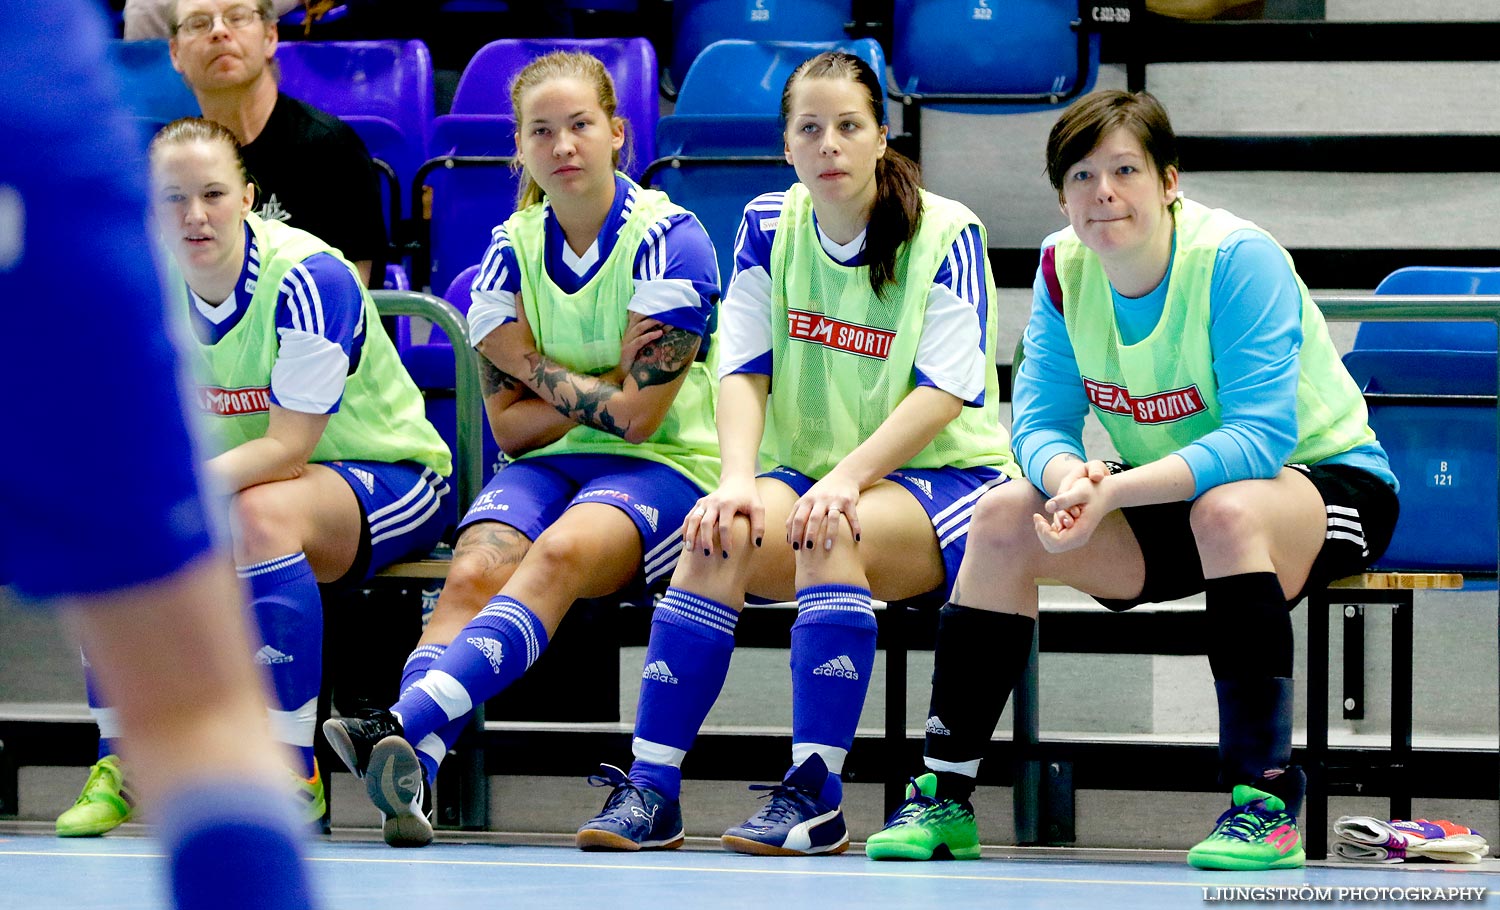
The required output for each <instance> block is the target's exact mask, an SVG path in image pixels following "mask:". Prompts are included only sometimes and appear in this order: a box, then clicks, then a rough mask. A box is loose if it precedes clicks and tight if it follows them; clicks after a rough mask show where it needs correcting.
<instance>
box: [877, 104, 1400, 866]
mask: <svg viewBox="0 0 1500 910" xmlns="http://www.w3.org/2000/svg"><path fill="white" fill-rule="evenodd" d="M1047 170H1048V174H1049V176H1050V178H1051V181H1052V185H1053V187H1054V188H1055V189H1056V190H1057V194H1058V201H1059V203H1060V204H1061V207H1062V211H1063V214H1064V215H1066V216H1067V218H1068V223H1069V226H1068V227H1067V228H1065V229H1063V230H1061V231H1059V232H1057V233H1056V234H1053V235H1052V236H1050V237H1048V238H1047V239H1046V240H1045V241H1044V242H1043V244H1042V252H1041V262H1040V265H1039V266H1038V268H1037V276H1036V282H1035V285H1034V291H1033V303H1032V310H1031V319H1030V322H1029V324H1028V325H1027V327H1026V333H1025V336H1024V340H1025V345H1026V359H1025V361H1024V362H1023V363H1022V365H1021V367H1020V370H1019V371H1018V375H1017V378H1016V388H1015V398H1014V414H1015V416H1014V422H1013V425H1012V426H1013V430H1014V432H1015V440H1016V452H1017V455H1018V457H1019V458H1020V460H1021V463H1022V465H1023V466H1024V467H1025V469H1026V476H1027V477H1028V478H1029V479H1030V480H1031V483H1029V484H1010V485H1008V486H1007V487H1005V488H1003V489H1000V490H995V491H993V492H991V493H990V494H988V495H986V496H985V497H984V498H983V499H981V500H980V502H979V505H978V507H977V508H976V509H975V511H974V523H973V527H972V529H971V530H970V534H969V536H970V545H969V551H968V555H967V556H966V557H965V559H964V564H963V568H962V570H961V571H960V572H959V576H958V582H957V584H955V586H954V589H953V603H952V604H950V605H949V606H946V607H944V608H943V625H942V626H941V627H940V630H939V634H938V641H937V648H936V655H935V661H936V665H935V667H934V671H933V693H932V705H933V711H932V719H929V721H928V725H927V730H928V736H927V748H926V764H927V767H928V768H929V769H932V770H933V771H934V777H935V788H934V789H935V792H934V793H933V794H929V795H930V796H933V797H934V798H933V799H931V800H929V801H928V802H927V803H926V804H923V805H915V804H913V805H910V806H908V807H906V809H907V811H906V812H905V813H904V814H903V813H898V815H897V817H896V819H895V820H894V822H893V824H891V825H889V826H888V827H887V829H886V830H885V831H882V832H880V833H879V834H877V835H875V836H874V837H872V838H871V839H870V842H869V847H868V850H867V852H868V853H869V854H870V855H871V856H875V857H891V858H897V857H901V858H909V859H926V858H930V857H931V856H932V855H933V853H934V852H935V851H938V852H940V851H941V848H942V846H943V845H944V841H945V839H944V835H943V834H942V831H941V830H940V828H941V826H940V825H938V824H937V823H936V822H935V821H932V820H933V819H935V818H937V817H938V816H940V815H941V814H942V813H943V812H944V811H945V808H946V807H947V806H948V805H950V804H952V803H955V802H958V803H961V802H963V801H966V800H967V799H968V796H969V794H970V793H972V792H973V789H974V778H975V775H976V774H977V771H978V766H979V760H980V758H981V757H982V756H983V754H984V751H985V746H986V745H987V744H988V742H989V740H990V736H991V735H992V734H993V732H994V729H995V724H996V722H997V721H998V720H999V717H1000V711H1001V709H1002V708H1003V707H1004V705H1005V699H1006V697H1007V696H1008V695H1009V692H1010V688H1011V686H1012V685H1013V684H1014V681H1015V680H1016V678H1017V677H1018V676H1019V675H1020V672H1021V670H1022V669H1024V668H1025V666H1026V663H1027V660H1028V659H1029V657H1030V652H1031V640H1032V634H1033V629H1034V626H1035V620H1036V614H1037V586H1036V579H1038V578H1052V579H1056V580H1058V581H1061V582H1063V583H1065V584H1068V585H1071V586H1072V587H1074V588H1076V589H1078V590H1080V591H1083V592H1085V593H1087V594H1089V595H1092V596H1093V597H1094V599H1096V600H1098V601H1099V602H1100V603H1101V604H1103V605H1104V606H1105V607H1108V608H1109V609H1111V610H1128V609H1130V608H1131V607H1134V606H1136V605H1137V604H1142V603H1155V602H1159V601H1167V600H1176V599H1178V598H1181V597H1186V596H1189V595H1192V594H1197V593H1200V592H1202V593H1203V594H1204V595H1205V597H1204V599H1205V601H1206V605H1207V610H1206V612H1207V621H1208V633H1209V634H1208V636H1207V646H1208V660H1209V666H1210V668H1211V670H1212V672H1213V678H1214V685H1215V689H1216V693H1217V696H1218V705H1219V753H1220V759H1221V780H1222V783H1223V784H1224V786H1225V788H1226V789H1230V790H1232V794H1231V796H1230V806H1229V808H1228V811H1226V812H1225V813H1224V814H1223V815H1222V816H1220V818H1219V820H1218V822H1216V823H1215V826H1214V830H1213V831H1212V833H1211V834H1209V836H1208V837H1207V838H1205V839H1204V840H1203V841H1202V842H1200V843H1199V844H1197V845H1196V846H1194V847H1193V848H1192V850H1191V851H1190V852H1189V853H1188V862H1189V863H1191V864H1192V865H1194V866H1196V867H1199V868H1206V869H1238V870H1261V869H1281V868H1299V867H1301V866H1302V865H1303V850H1302V845H1301V838H1300V835H1299V833H1298V831H1297V811H1298V808H1299V806H1300V804H1301V802H1302V796H1303V790H1304V781H1305V778H1304V777H1303V775H1302V772H1301V771H1300V770H1298V769H1297V768H1296V767H1294V766H1291V765H1290V761H1291V748H1292V744H1291V734H1292V706H1293V689H1292V621H1291V616H1290V610H1291V608H1292V607H1293V606H1294V605H1295V604H1296V603H1297V601H1299V600H1301V599H1302V597H1303V596H1304V595H1306V593H1307V592H1308V591H1311V590H1316V589H1317V587H1318V586H1320V585H1322V584H1325V583H1327V582H1329V581H1331V580H1333V579H1336V578H1340V577H1342V576H1345V575H1350V574H1353V573H1356V572H1359V571H1361V570H1363V569H1364V567H1366V566H1368V565H1369V564H1370V563H1372V562H1374V561H1375V560H1377V559H1379V558H1380V555H1381V553H1382V552H1384V550H1385V547H1386V545H1387V544H1388V543H1389V542H1390V539H1391V531H1392V529H1393V528H1394V526H1395V521H1396V513H1397V502H1396V494H1395V486H1396V481H1395V477H1394V476H1393V475H1392V474H1391V470H1390V465H1389V463H1388V461H1387V459H1386V456H1385V452H1384V451H1383V450H1382V449H1381V447H1380V443H1379V442H1377V441H1376V439H1375V434H1374V433H1373V432H1372V431H1371V430H1370V427H1369V424H1368V422H1367V420H1366V413H1365V403H1364V399H1363V398H1362V397H1361V395H1360V391H1359V389H1358V387H1357V386H1356V385H1355V384H1354V381H1353V380H1352V379H1351V378H1350V377H1349V374H1348V372H1347V371H1346V370H1345V369H1344V367H1343V365H1342V364H1341V363H1340V362H1339V357H1338V353H1337V352H1336V351H1335V350H1334V347H1333V343H1332V342H1331V341H1330V339H1329V336H1328V329H1327V326H1326V325H1325V324H1324V322H1323V317H1322V315H1321V314H1320V313H1319V311H1318V308H1317V307H1316V306H1315V305H1314V304H1313V302H1312V298H1311V296H1310V295H1309V294H1308V291H1307V287H1306V286H1305V285H1304V284H1303V283H1302V280H1301V279H1300V278H1298V277H1297V273H1296V271H1295V270H1294V268H1293V266H1292V260H1291V256H1290V255H1288V253H1287V252H1286V251H1285V250H1284V249H1282V248H1281V246H1280V245H1279V244H1277V243H1276V241H1275V240H1274V239H1273V238H1272V237H1271V235H1269V234H1267V233H1266V232H1265V231H1264V230H1262V229H1261V228H1259V227H1257V226H1256V225H1254V224H1252V223H1250V222H1249V221H1245V220H1243V219H1241V218H1237V217H1235V216H1234V215H1232V214H1230V213H1229V212H1226V211H1224V210H1222V209H1210V208H1208V207H1206V206H1203V205H1199V204H1197V203H1195V202H1192V201H1191V200H1188V199H1184V198H1183V197H1182V194H1181V193H1180V192H1179V191H1178V171H1177V140H1176V136H1175V135H1174V133H1173V131H1172V125H1171V123H1170V122H1169V120H1168V118H1167V113H1166V111H1165V110H1163V109H1162V107H1161V105H1160V104H1159V103H1158V102H1157V101H1156V99H1155V98H1153V97H1151V96H1150V95H1148V94H1146V93H1144V92H1142V93H1137V94H1130V93H1127V92H1120V91H1105V92H1095V93H1093V94H1090V95H1087V96H1085V97H1084V98H1083V99H1081V100H1080V101H1078V102H1076V103H1075V104H1074V105H1073V106H1072V107H1070V108H1069V109H1068V110H1067V111H1066V112H1064V114H1063V115H1062V116H1061V117H1060V118H1059V119H1058V121H1057V123H1056V124H1055V125H1054V126H1053V128H1052V132H1051V135H1050V137H1049V139H1048V143H1047ZM1090 412H1092V413H1093V414H1094V416H1095V417H1096V418H1097V419H1098V420H1099V422H1100V423H1101V424H1102V425H1103V427H1104V429H1105V430H1106V431H1107V432H1108V433H1109V437H1110V441H1111V442H1112V443H1113V444H1114V447H1115V449H1116V450H1117V451H1118V452H1119V454H1120V457H1121V462H1120V463H1115V462H1104V461H1099V460H1087V458H1086V456H1085V453H1084V449H1083V440H1082V427H1083V421H1084V417H1085V415H1086V414H1088V413H1090ZM960 604H962V606H960ZM950 633H951V634H950ZM1101 684H1107V681H1101ZM979 686H983V691H984V692H985V695H986V697H985V698H984V699H976V698H975V697H974V693H975V692H976V691H978V688H977V687H979ZM937 717H941V718H942V721H943V723H942V730H941V731H940V735H936V734H937V733H938V732H939V731H935V730H934V719H935V718H937Z"/></svg>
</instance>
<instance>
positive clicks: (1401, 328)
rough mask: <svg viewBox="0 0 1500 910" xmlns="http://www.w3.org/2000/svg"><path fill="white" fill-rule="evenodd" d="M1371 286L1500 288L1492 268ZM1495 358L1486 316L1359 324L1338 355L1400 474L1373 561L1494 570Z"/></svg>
mask: <svg viewBox="0 0 1500 910" xmlns="http://www.w3.org/2000/svg"><path fill="white" fill-rule="evenodd" d="M1375 293H1376V294H1382V295H1384V294H1442V295H1449V294H1500V269H1494V268H1488V269H1480V268H1474V269H1465V268H1427V267H1422V268H1407V269H1400V270H1398V271H1396V272H1393V273H1392V274H1391V275H1389V276H1387V277H1386V279H1385V280H1384V281H1382V282H1381V283H1380V286H1379V287H1377V288H1376V289H1375ZM1495 358H1496V332H1495V326H1494V325H1493V324H1490V323H1472V322H1470V323H1454V322H1388V323H1382V322H1370V323H1365V324H1363V325H1361V326H1360V329H1359V332H1358V334H1357V335H1356V336H1355V341H1354V349H1353V350H1352V351H1350V352H1349V354H1347V355H1345V357H1344V363H1345V365H1346V366H1347V367H1348V368H1349V372H1350V373H1351V374H1352V375H1353V376H1354V378H1355V381H1356V382H1358V383H1359V384H1360V386H1361V388H1363V389H1364V390H1365V398H1366V401H1367V402H1368V403H1369V408H1370V426H1371V427H1372V428H1374V430H1375V435H1376V436H1377V437H1379V439H1380V442H1381V445H1382V446H1384V448H1385V450H1386V453H1387V454H1388V455H1389V456H1390V459H1391V469H1392V471H1394V472H1395V474H1396V477H1397V478H1398V479H1399V480H1400V481H1401V493H1400V497H1401V506H1402V508H1401V514H1402V517H1401V521H1400V523H1399V524H1398V525H1397V527H1396V534H1395V537H1394V538H1393V539H1392V541H1391V546H1390V549H1389V550H1387V551H1386V554H1385V556H1384V557H1383V558H1382V559H1381V561H1380V563H1379V567H1380V568H1402V569H1452V570H1460V571H1465V572H1469V573H1472V572H1494V571H1495V553H1496V519H1497V510H1496V493H1497V488H1496V468H1497V465H1496V448H1495V391H1496V379H1495V375H1496V374H1495V362H1496V359H1495ZM1455 522H1457V525H1455Z"/></svg>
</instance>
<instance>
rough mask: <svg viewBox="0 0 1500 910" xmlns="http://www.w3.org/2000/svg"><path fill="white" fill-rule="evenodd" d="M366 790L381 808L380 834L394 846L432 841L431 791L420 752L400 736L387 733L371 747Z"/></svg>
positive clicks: (377, 806) (366, 772) (409, 845)
mask: <svg viewBox="0 0 1500 910" xmlns="http://www.w3.org/2000/svg"><path fill="white" fill-rule="evenodd" d="M365 792H366V793H368V794H369V795H370V802H372V803H374V804H375V808H377V809H379V810H380V814H381V817H382V824H381V832H380V833H381V834H383V835H384V836H385V842H386V843H387V844H390V845H391V846H392V847H425V846H427V845H428V844H430V843H432V791H431V788H430V787H428V786H427V772H426V771H425V770H423V768H422V762H421V760H420V759H418V758H417V752H416V750H415V749H413V748H412V747H411V743H409V742H407V741H406V740H405V739H403V738H401V737H400V736H387V737H386V738H385V739H382V740H381V741H380V742H378V743H376V744H375V747H374V748H373V749H371V750H370V761H369V766H368V767H367V768H366V769H365Z"/></svg>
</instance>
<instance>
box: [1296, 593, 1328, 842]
mask: <svg viewBox="0 0 1500 910" xmlns="http://www.w3.org/2000/svg"><path fill="white" fill-rule="evenodd" d="M1329 606H1330V600H1329V596H1328V591H1327V589H1324V590H1321V591H1317V592H1315V593H1313V594H1312V595H1310V596H1309V597H1308V599H1307V763H1306V767H1305V768H1304V769H1303V770H1304V771H1306V772H1307V799H1305V800H1304V801H1303V810H1302V814H1303V819H1304V823H1303V831H1302V834H1303V849H1304V850H1305V851H1306V853H1307V858H1308V859H1324V858H1326V857H1327V856H1328V610H1329Z"/></svg>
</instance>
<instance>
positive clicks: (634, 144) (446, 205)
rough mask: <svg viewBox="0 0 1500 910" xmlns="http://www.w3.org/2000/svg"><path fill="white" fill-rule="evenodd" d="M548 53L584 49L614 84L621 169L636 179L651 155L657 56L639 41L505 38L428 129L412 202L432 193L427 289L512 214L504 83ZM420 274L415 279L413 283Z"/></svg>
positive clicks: (480, 248) (483, 55)
mask: <svg viewBox="0 0 1500 910" xmlns="http://www.w3.org/2000/svg"><path fill="white" fill-rule="evenodd" d="M554 50H573V51H587V52H589V53H591V54H593V55H594V56H596V57H598V58H599V59H600V60H601V61H603V63H604V66H605V68H606V69H608V70H609V73H610V76H611V77H612V78H613V79H614V81H615V90H616V94H617V95H618V96H619V99H620V108H619V111H618V113H619V114H620V116H622V117H624V118H625V119H626V120H627V121H628V122H629V126H628V127H627V133H626V135H627V139H628V142H627V150H629V151H628V157H627V159H626V166H625V168H624V169H625V171H626V172H627V173H629V174H631V175H632V176H635V177H639V175H640V174H641V172H642V171H643V170H644V169H645V167H646V165H647V164H649V163H650V162H651V160H652V159H651V156H653V155H655V150H656V121H657V118H658V114H659V105H658V99H657V94H656V51H655V50H653V49H652V47H651V43H650V42H649V41H647V40H646V39H644V38H619V39H614V38H597V39H594V38H590V39H571V38H539V39H506V40H501V41H492V42H490V43H489V44H487V45H485V46H484V47H483V48H481V49H480V51H479V52H478V53H477V54H475V55H474V58H473V59H472V60H470V61H469V65H468V66H467V67H465V68H464V71H463V74H462V75H461V76H460V77H459V80H458V87H457V89H456V90H455V91H454V95H453V107H452V113H451V114H448V115H446V116H443V117H439V118H437V120H436V122H435V123H434V125H433V137H432V142H431V146H430V148H431V152H430V154H431V156H432V157H431V158H430V159H429V160H428V161H427V163H426V164H424V165H423V166H422V168H421V169H420V171H419V173H418V179H417V181H416V182H415V183H414V185H413V188H412V190H413V196H414V198H415V197H416V196H417V195H418V194H420V192H421V188H422V185H423V184H424V183H425V184H426V185H429V186H431V187H432V225H431V240H430V243H429V246H428V249H429V251H430V253H431V275H430V280H431V286H432V287H434V288H440V287H447V286H448V284H449V283H450V282H451V281H452V280H453V278H454V276H455V274H456V273H457V271H458V270H459V269H461V268H463V267H464V266H467V265H468V264H470V263H473V262H478V261H480V260H481V259H482V258H484V251H485V249H486V248H487V247H488V246H489V240H490V231H491V230H492V229H493V228H494V227H495V225H497V224H499V223H500V222H502V221H504V220H505V219H506V218H508V217H510V215H511V213H512V212H513V211H515V199H516V190H517V177H516V175H515V174H513V173H512V172H511V170H510V159H511V158H512V157H514V156H515V153H516V148H515V131H516V127H515V120H514V119H513V117H514V112H513V111H512V110H511V105H510V83H511V80H512V79H514V78H515V76H516V74H517V73H519V72H520V71H521V69H522V68H523V67H525V66H526V64H528V63H530V62H531V61H532V60H533V59H535V58H536V57H539V56H541V55H542V54H545V53H548V52H549V51H554ZM424 277H425V276H424V275H423V274H422V271H421V269H418V270H417V274H416V275H414V278H415V279H416V281H417V283H419V284H420V283H422V280H423V278H424Z"/></svg>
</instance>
